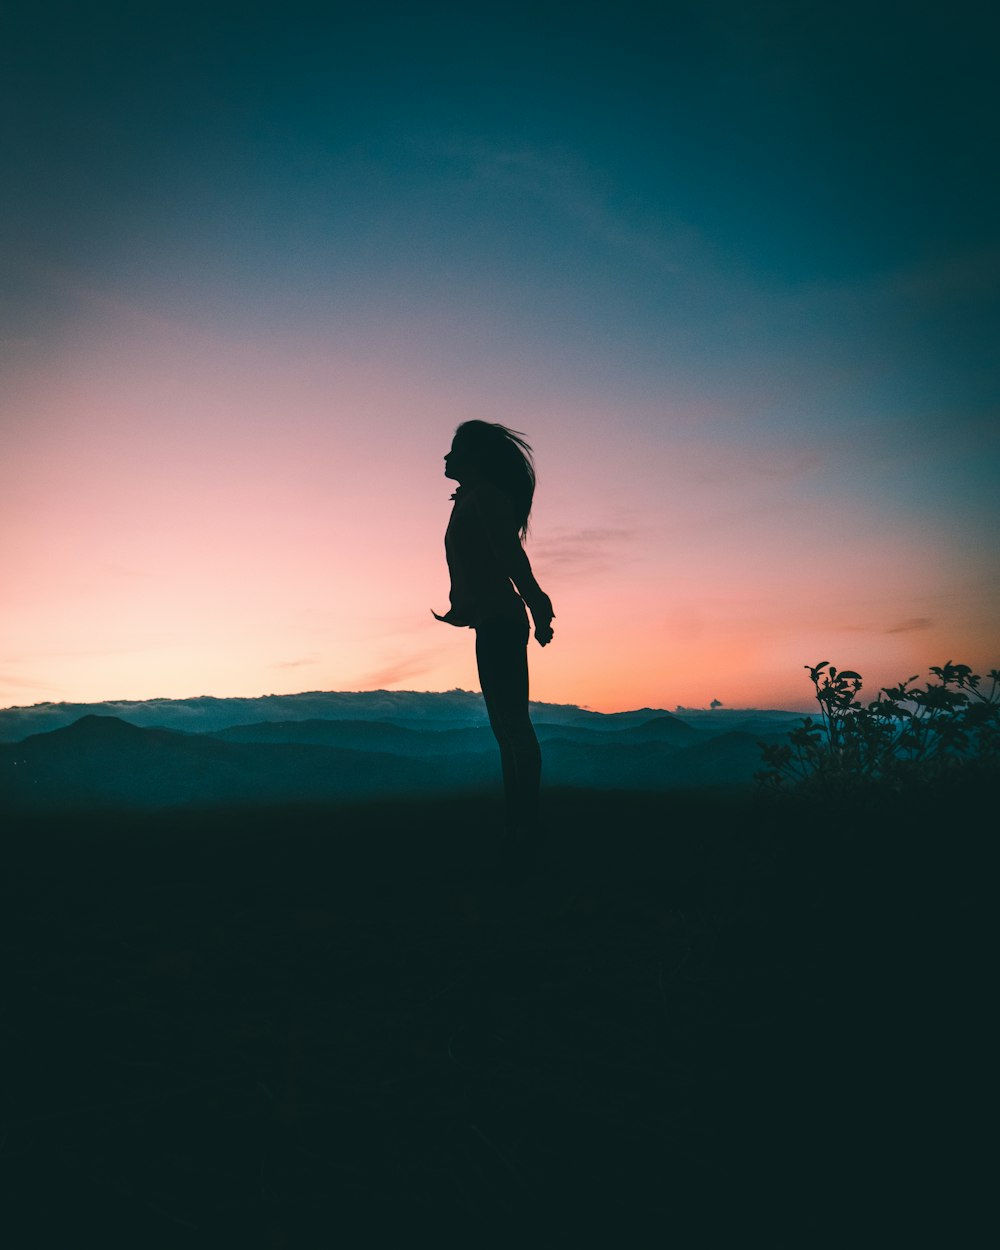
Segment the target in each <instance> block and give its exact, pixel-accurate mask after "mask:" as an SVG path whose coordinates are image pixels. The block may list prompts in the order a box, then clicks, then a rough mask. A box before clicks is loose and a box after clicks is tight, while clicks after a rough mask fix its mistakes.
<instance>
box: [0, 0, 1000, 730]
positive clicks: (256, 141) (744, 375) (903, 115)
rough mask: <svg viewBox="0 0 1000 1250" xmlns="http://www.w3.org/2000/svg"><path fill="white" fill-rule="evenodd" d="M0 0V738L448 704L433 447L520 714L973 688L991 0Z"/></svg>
mask: <svg viewBox="0 0 1000 1250" xmlns="http://www.w3.org/2000/svg"><path fill="white" fill-rule="evenodd" d="M654 8H655V9H656V10H657V12H656V13H655V15H654V14H653V9H654ZM14 9H15V12H14V14H13V16H12V17H11V18H5V34H4V48H3V50H2V52H0V95H2V97H3V99H2V110H0V134H2V146H0V184H2V186H3V188H4V190H3V194H2V196H0V371H2V372H0V433H2V439H3V443H2V447H3V455H2V460H0V586H2V595H3V611H2V618H0V705H16V704H27V703H35V702H40V701H46V700H52V701H59V700H75V701H76V700H78V701H88V700H99V699H116V698H125V699H142V698H148V697H187V696H193V695H198V694H214V695H258V694H267V693H272V692H273V693H288V692H294V691H300V690H320V689H343V690H352V689H359V690H365V689H375V688H381V687H389V688H399V689H415V690H443V689H450V688H454V687H463V688H466V689H476V688H478V680H477V678H476V671H475V661H474V655H473V636H472V634H471V632H468V631H459V630H455V629H451V628H449V627H447V626H445V625H442V624H440V623H438V622H436V621H434V620H433V618H432V617H431V614H430V609H431V608H434V609H436V610H437V611H443V610H444V609H445V607H446V605H447V598H448V579H447V570H446V566H445V562H444V550H443V533H444V528H445V525H446V524H447V520H448V514H449V511H450V507H451V505H450V502H449V495H450V494H451V491H452V490H453V489H454V487H453V484H452V483H450V482H448V481H447V480H446V479H444V477H443V476H442V460H441V457H442V456H443V455H444V453H445V452H446V451H447V449H448V446H449V444H450V439H451V435H452V432H453V430H454V427H455V426H456V425H457V424H458V423H459V422H460V421H462V420H465V419H467V418H470V417H478V418H481V419H485V420H489V421H502V422H504V423H505V424H507V425H511V426H513V427H515V428H516V429H518V430H522V431H525V432H526V434H527V436H528V438H529V440H530V441H531V442H532V443H533V444H534V446H535V449H536V455H537V463H538V473H539V488H538V492H537V495H536V500H535V514H534V518H533V529H532V535H531V537H530V539H529V544H528V552H529V555H530V557H531V559H532V562H533V564H534V566H535V570H536V573H537V575H538V579H539V581H540V582H541V583H542V585H543V587H544V588H545V589H546V590H547V591H548V592H549V594H550V595H551V597H552V600H553V603H554V606H555V609H556V614H557V619H556V621H555V628H556V637H555V642H554V644H553V645H552V646H551V647H548V648H546V649H545V650H544V651H542V650H540V649H539V648H538V647H537V646H536V645H535V644H534V643H532V651H531V663H532V695H533V697H535V698H538V699H544V700H552V701H558V702H572V703H579V704H582V705H585V706H589V707H592V708H595V709H599V710H603V711H613V710H620V709H624V708H630V707H638V706H643V705H651V706H660V707H673V706H675V705H677V704H684V705H688V706H706V705H707V704H708V702H709V701H710V700H711V699H713V698H718V699H721V700H722V701H723V703H725V704H726V705H728V706H750V705H755V706H771V707H776V706H784V707H790V708H798V707H805V706H807V704H808V701H809V694H810V689H811V688H810V687H809V685H808V682H807V680H806V676H805V673H804V671H803V665H805V664H807V663H815V662H817V661H819V660H821V659H831V660H832V661H833V662H834V663H835V664H838V665H839V666H841V667H849V668H855V669H858V670H860V671H861V672H862V673H863V674H864V675H865V677H866V678H868V679H869V682H868V684H867V685H866V691H869V690H870V692H871V694H872V695H874V693H875V689H876V688H877V686H878V685H879V684H887V683H888V682H889V681H894V680H897V679H899V678H901V677H906V676H908V675H909V674H911V673H918V672H922V671H925V670H926V668H927V666H928V665H930V664H940V663H942V662H943V661H945V660H947V659H953V660H955V661H959V662H965V663H970V664H972V665H973V666H976V667H977V668H978V671H984V670H985V668H987V667H991V666H995V665H997V664H1000V629H998V628H997V624H998V617H1000V611H998V609H1000V577H998V567H1000V562H998V560H997V524H996V522H997V498H998V485H1000V471H998V466H1000V447H998V424H1000V423H998V421H997V415H998V392H997V371H996V345H997V343H998V342H1000V333H998V331H1000V315H998V301H997V291H998V289H1000V226H998V223H1000V203H998V201H1000V194H998V184H997V174H996V151H997V141H998V136H997V126H996V122H997V118H998V112H1000V111H998V108H997V83H998V81H1000V72H998V66H997V64H996V60H995V49H996V47H997V41H996V38H995V35H996V31H995V30H991V29H989V28H988V25H987V23H988V21H989V18H988V16H987V14H988V6H985V5H978V4H977V5H975V6H963V4H962V3H958V4H951V5H948V6H942V5H937V4H936V5H933V6H931V5H925V4H920V3H916V4H914V3H910V4H906V5H896V4H893V5H888V4H879V3H877V2H876V3H874V4H873V3H871V2H870V0H868V2H866V3H853V2H852V3H847V4H840V5H838V6H811V5H802V4H801V3H794V4H793V3H785V2H784V0H774V2H771V3H767V2H764V3H761V2H760V0H755V3H754V4H752V5H751V4H747V3H745V2H744V0H701V2H700V3H691V4H679V5H671V4H669V3H666V4H663V5H659V6H649V5H641V6H633V5H629V4H619V5H614V6H612V5H610V4H604V5H594V4H587V3H576V4H573V5H571V6H570V5H554V4H545V3H540V4H533V5H530V6H520V5H517V4H505V5H503V6H491V7H489V8H488V9H487V10H486V11H481V10H480V9H479V8H478V7H477V6H473V5H470V4H468V3H464V4H450V5H445V4H433V3H431V4H428V5H416V4H406V5H377V4H376V5H373V6H369V7H366V8H364V9H362V8H361V7H360V6H351V7H350V8H341V6H339V5H338V4H336V3H330V2H329V0H328V2H327V3H325V4H322V5H302V4H298V3H296V2H295V0H291V2H290V3H284V4H281V5H277V4H268V5H263V6H254V4H253V3H249V4H247V3H241V4H238V5H237V4H232V5H222V4H216V3H212V0H208V2H207V3H202V4H197V5H193V4H192V5H187V4H184V3H178V2H177V0H173V2H171V3H169V4H162V5H161V4H157V3H147V4H139V3H131V4H127V5H118V4H115V3H102V4H100V5H82V4H74V5H60V4H58V3H56V4H54V5H44V6H41V5H37V4H34V3H27V0H22V2H21V3H18V4H15V6H14Z"/></svg>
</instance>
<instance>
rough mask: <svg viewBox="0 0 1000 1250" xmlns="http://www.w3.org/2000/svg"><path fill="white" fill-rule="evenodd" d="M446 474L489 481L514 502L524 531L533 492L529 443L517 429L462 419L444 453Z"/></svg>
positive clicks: (532, 470) (523, 531)
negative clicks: (446, 453) (445, 453)
mask: <svg viewBox="0 0 1000 1250" xmlns="http://www.w3.org/2000/svg"><path fill="white" fill-rule="evenodd" d="M445 462H446V468H445V472H446V474H447V476H448V477H452V478H455V479H456V480H458V481H462V480H463V479H465V478H470V477H478V478H484V479H485V480H486V481H488V482H492V483H493V485H494V486H496V487H498V488H499V489H500V490H502V491H503V492H504V493H505V494H507V495H509V496H510V498H511V499H512V500H513V501H514V503H515V504H516V505H517V510H518V522H519V527H520V530H521V535H522V537H523V536H524V535H525V534H526V533H527V531H528V517H529V516H530V514H531V501H532V499H533V498H534V494H535V466H534V462H533V460H532V456H531V447H530V446H529V444H528V443H526V442H525V440H524V437H523V436H522V435H521V434H520V432H519V431H517V430H509V429H508V428H507V427H506V426H505V425H499V424H495V423H491V422H489V421H463V422H462V424H461V425H460V426H459V427H458V429H457V430H456V431H455V438H454V440H453V441H452V444H451V451H450V452H449V453H448V455H447V456H446V457H445Z"/></svg>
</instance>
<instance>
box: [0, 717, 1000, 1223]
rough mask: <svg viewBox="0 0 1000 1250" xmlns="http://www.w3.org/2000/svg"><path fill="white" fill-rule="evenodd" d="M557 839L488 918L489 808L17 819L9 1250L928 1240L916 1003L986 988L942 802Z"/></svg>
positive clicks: (568, 833)
mask: <svg viewBox="0 0 1000 1250" xmlns="http://www.w3.org/2000/svg"><path fill="white" fill-rule="evenodd" d="M91 728H93V727H91ZM81 732H83V731H81ZM100 732H107V733H109V734H122V735H123V736H124V734H126V733H127V732H128V731H127V730H124V731H123V730H121V729H120V728H118V727H116V726H113V725H112V726H101V727H100ZM965 797H966V799H968V798H969V797H970V796H968V795H966V796H965ZM546 811H547V815H548V825H549V834H550V836H549V839H548V842H547V844H546V845H545V846H544V847H543V849H542V851H541V853H540V855H539V857H538V860H537V862H536V864H535V867H534V870H533V872H532V873H531V875H530V876H529V877H528V879H527V880H526V881H525V882H524V883H523V884H521V885H509V886H504V885H503V884H501V882H500V881H499V880H498V878H497V876H496V873H495V871H494V869H493V868H492V867H491V864H492V856H493V853H494V850H495V846H494V840H495V834H496V828H497V812H496V809H495V807H493V806H492V805H491V804H490V803H489V802H484V800H482V799H481V798H468V799H461V798H454V799H451V800H428V801H426V802H422V803H384V804H371V803H369V804H366V805H360V806H358V805H355V806H346V805H339V806H328V805H296V806H287V807H286V806H241V807H234V808H232V809H230V810H228V811H227V810H224V809H218V808H217V809H214V810H212V811H207V810H198V809H196V808H190V809H187V810H185V811H184V812H182V813H181V812H178V813H173V814H171V813H169V812H151V813H146V814H144V815H142V816H136V817H130V816H129V815H128V814H126V813H122V812H121V811H112V812H109V813H102V812H101V811H99V810H96V809H92V810H91V811H90V812H89V813H85V812H78V813H77V814H76V815H75V816H74V817H73V818H72V819H69V820H64V819H61V818H58V817H56V816H54V815H50V816H49V817H43V816H41V815H39V814H35V815H33V816H29V815H26V814H22V815H21V816H20V817H16V818H12V819H9V820H8V824H7V830H6V836H5V842H4V848H3V854H4V861H5V862H4V872H3V874H2V882H3V885H2V887H0V888H2V896H0V906H2V908H3V913H4V916H5V919H6V921H7V925H6V927H5V931H4V932H5V937H4V945H3V949H2V951H0V956H2V959H3V966H4V968H5V969H6V976H7V980H8V991H7V995H6V1001H5V1012H4V1018H3V1025H2V1028H3V1035H4V1041H5V1045H6V1053H7V1056H8V1058H7V1071H8V1072H9V1073H13V1074H16V1080H15V1081H14V1082H13V1083H11V1084H10V1085H9V1087H8V1096H7V1099H6V1109H5V1122H4V1130H3V1139H2V1146H0V1149H2V1157H3V1164H4V1179H5V1182H6V1184H7V1186H8V1193H9V1195H10V1196H9V1197H8V1199H7V1201H6V1203H5V1216H4V1220H5V1228H6V1229H7V1230H8V1231H9V1232H10V1233H11V1236H12V1240H11V1244H12V1245H28V1244H32V1245H62V1244H96V1243H99V1244H101V1245H103V1246H119V1245H120V1246H130V1247H134V1246H137V1245H142V1246H144V1247H146V1246H199V1247H201V1246H205V1247H218V1246H228V1245H239V1246H268V1247H270V1246H275V1245H286V1246H314V1245H322V1246H325V1245H332V1244H335V1243H336V1242H337V1241H338V1240H340V1239H341V1238H344V1239H346V1240H347V1241H348V1242H349V1243H353V1244H367V1245H376V1244H401V1243H402V1241H403V1240H404V1239H405V1240H406V1242H408V1243H410V1242H413V1241H416V1242H418V1243H422V1242H424V1241H425V1240H426V1239H429V1238H431V1237H433V1238H435V1239H436V1240H438V1239H440V1240H442V1242H448V1243H451V1244H454V1243H455V1242H456V1241H458V1240H459V1239H461V1240H462V1243H463V1244H467V1243H470V1242H471V1243H473V1244H479V1243H485V1244H511V1239H513V1238H516V1239H517V1240H518V1242H519V1243H521V1244H523V1243H524V1242H525V1238H526V1236H527V1235H526V1234H525V1232H524V1230H525V1228H526V1227H527V1228H530V1230H531V1234H530V1238H528V1240H529V1242H530V1239H531V1238H537V1242H536V1244H541V1242H542V1241H543V1240H545V1241H550V1240H553V1239H559V1238H561V1237H567V1236H568V1237H571V1238H573V1239H575V1240H577V1241H580V1239H586V1241H587V1242H588V1243H589V1244H594V1241H595V1239H596V1241H597V1242H598V1243H599V1244H606V1245H610V1244H630V1245H638V1244H645V1240H644V1239H645V1237H646V1236H647V1234H648V1230H649V1229H658V1230H667V1231H669V1234H670V1239H671V1240H673V1241H674V1242H675V1244H680V1245H684V1246H694V1245H719V1246H728V1245H733V1244H744V1243H745V1244H769V1245H779V1244H781V1245H807V1246H818V1245H843V1244H846V1243H845V1241H844V1240H843V1239H844V1238H845V1237H847V1238H848V1239H849V1240H851V1239H853V1240H854V1242H855V1244H857V1228H858V1227H859V1224H863V1226H864V1228H865V1229H867V1230H869V1231H870V1232H871V1234H872V1237H871V1239H870V1240H869V1239H867V1234H866V1236H865V1238H862V1240H866V1241H867V1244H891V1243H892V1242H893V1241H894V1240H896V1238H897V1236H898V1235H899V1234H900V1232H901V1227H902V1225H903V1223H904V1222H905V1220H906V1219H907V1218H910V1217H916V1216H918V1215H919V1216H921V1218H922V1219H926V1218H929V1216H930V1215H931V1214H932V1209H931V1206H930V1205H929V1204H930V1203H931V1202H932V1199H933V1196H934V1194H935V1193H937V1194H939V1195H940V1194H941V1193H942V1186H944V1185H945V1184H946V1181H947V1172H946V1164H945V1161H944V1159H943V1158H942V1159H941V1160H940V1161H938V1162H937V1163H935V1164H933V1165H932V1167H933V1168H934V1169H936V1172H935V1176H934V1179H935V1181H936V1188H935V1187H933V1186H930V1185H924V1184H922V1182H921V1180H920V1178H921V1176H922V1172H921V1169H922V1168H924V1169H926V1168H927V1166H928V1156H927V1149H926V1145H925V1143H927V1142H934V1141H940V1140H943V1139H944V1138H943V1136H942V1135H943V1134H944V1132H945V1129H946V1128H947V1122H946V1120H945V1119H943V1118H942V1117H943V1116H944V1115H945V1112H944V1110H943V1109H942V1106H941V1105H940V1104H939V1102H938V1101H937V1099H936V1095H935V1094H934V1092H933V1090H934V1076H933V1074H934V1072H935V1071H940V1070H941V1067H942V1065H944V1066H945V1067H949V1066H950V1065H951V1060H950V1059H949V1057H948V1056H949V1052H950V1049H953V1048H954V1039H952V1041H949V1040H948V1038H949V1037H950V1036H951V1034H950V1033H949V1031H948V1028H947V1027H946V1019H945V1018H943V1017H942V1016H941V1015H940V1013H937V1014H935V1013H933V1012H929V1011H928V1010H925V1009H924V1008H921V1009H920V1011H919V1012H917V1010H916V1007H917V1003H918V1001H921V1002H924V1003H925V1005H926V1001H927V1000H926V995H925V996H924V998H923V999H920V1000H918V999H917V998H914V997H911V993H912V991H911V988H910V987H911V986H912V987H913V989H914V990H915V989H916V986H917V983H918V981H919V982H920V983H921V984H923V985H924V987H925V989H929V987H930V986H931V985H932V984H937V983H938V978H940V977H941V976H942V975H943V973H944V970H945V969H947V968H950V969H951V972H950V973H949V974H948V975H949V977H950V978H951V980H952V987H953V990H954V991H956V992H958V989H959V984H958V980H957V979H956V978H959V974H960V971H961V968H962V967H965V968H966V969H968V967H969V964H968V956H967V955H966V956H965V963H964V964H963V963H962V962H961V961H960V960H959V961H956V960H955V959H954V958H953V954H954V953H955V952H954V951H953V950H952V948H953V947H954V946H955V944H956V942H957V938H956V934H957V933H958V932H959V930H958V929H957V928H956V927H955V925H954V923H953V919H952V917H953V914H955V912H956V908H955V907H954V906H953V905H952V903H951V902H950V901H949V900H957V899H959V898H962V897H967V886H966V887H963V885H962V883H963V882H966V883H967V882H968V880H969V874H970V873H972V874H973V877H975V876H976V875H978V874H979V872H980V871H981V868H982V866H981V865H980V866H978V867H977V865H976V863H975V851H974V847H975V845H976V839H975V838H974V837H972V833H971V830H970V829H967V828H963V827H962V826H961V824H959V825H956V824H955V822H954V820H953V819H951V820H950V823H949V825H948V828H949V843H948V855H947V857H944V856H943V855H942V854H941V853H940V848H941V846H942V842H941V832H940V831H941V828H942V821H943V820H944V819H945V817H946V814H950V813H953V812H954V796H947V795H946V796H944V797H942V798H941V799H940V800H935V801H934V802H929V801H928V799H927V796H926V795H925V796H923V798H922V799H921V800H920V802H913V803H909V802H906V801H903V800H898V799H897V800H892V801H887V804H886V805H884V806H883V807H882V808H881V809H880V810H878V811H875V810H872V811H869V812H865V811H860V812H859V811H858V810H857V809H856V807H851V808H845V809H844V810H835V809H833V808H816V807H813V806H805V807H803V806H801V805H796V804H794V803H790V804H787V805H784V806H774V805H762V804H760V803H754V802H751V801H750V800H748V799H746V798H743V797H738V796H734V797H731V798H725V797H723V796H721V795H719V794H717V793H713V792H711V791H700V792H692V791H689V792H687V793H682V792H676V793H674V794H673V795H648V796H642V795H637V794H623V793H618V794H615V793H608V792H605V793H601V792H598V791H552V790H550V791H549V792H548V793H547V795H546ZM963 889H964V890H965V893H964V894H963ZM931 920H933V925H934V934H933V941H932V942H929V941H928V940H927V937H928V932H927V925H928V922H929V921H931ZM918 973H919V976H917V974H918ZM956 1072H957V1069H956ZM956 1079H957V1077H956ZM918 1089H919V1090H920V1091H921V1092H920V1093H919V1096H917V1094H916V1091H917V1090H918ZM949 1131H950V1132H952V1136H951V1137H949V1138H948V1140H949V1146H948V1153H949V1155H951V1156H953V1157H954V1156H955V1155H956V1154H957V1153H960V1150H961V1140H960V1138H959V1140H957V1141H956V1139H955V1137H954V1132H953V1131H952V1130H949ZM900 1193H905V1194H906V1199H905V1206H901V1205H900V1202H899V1198H898V1196H897V1195H898V1194H900ZM53 1194H58V1195H59V1201H58V1202H53V1201H52V1200H51V1199H52V1195H53ZM22 1227H27V1228H28V1229H30V1231H31V1233H32V1235H33V1236H34V1238H35V1240H33V1241H30V1242H29V1241H27V1240H24V1239H23V1238H21V1236H20V1233H19V1231H18V1230H19V1229H20V1228H22ZM362 1232H363V1234H364V1235H363V1238H361V1234H362ZM359 1238H361V1239H360V1240H359ZM491 1238H495V1239H496V1240H495V1243H494V1241H492V1240H491ZM67 1239H68V1240H67Z"/></svg>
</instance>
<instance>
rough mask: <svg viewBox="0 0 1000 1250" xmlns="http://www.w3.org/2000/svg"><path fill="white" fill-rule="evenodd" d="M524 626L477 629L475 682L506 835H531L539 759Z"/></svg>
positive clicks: (505, 624) (492, 624)
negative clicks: (497, 774) (492, 745)
mask: <svg viewBox="0 0 1000 1250" xmlns="http://www.w3.org/2000/svg"><path fill="white" fill-rule="evenodd" d="M527 646H528V624H527V620H525V621H524V623H522V622H520V621H518V620H512V621H507V620H504V621H493V622H490V623H489V624H487V625H483V626H480V628H479V629H477V630H476V661H477V663H478V665H479V683H480V685H481V686H482V691H483V698H484V699H485V700H486V711H487V712H488V714H489V718H490V726H491V727H492V729H493V733H494V735H495V737H496V740H497V744H498V746H499V747H500V764H501V767H502V769H503V788H504V802H505V807H506V816H507V829H508V832H509V833H511V834H513V835H515V836H522V835H526V834H531V833H534V832H535V830H536V825H537V820H538V791H539V783H540V779H541V771H542V755H541V751H540V750H539V747H538V739H537V738H536V737H535V731H534V729H533V728H532V725H531V720H530V718H529V716H528V653H527Z"/></svg>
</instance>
